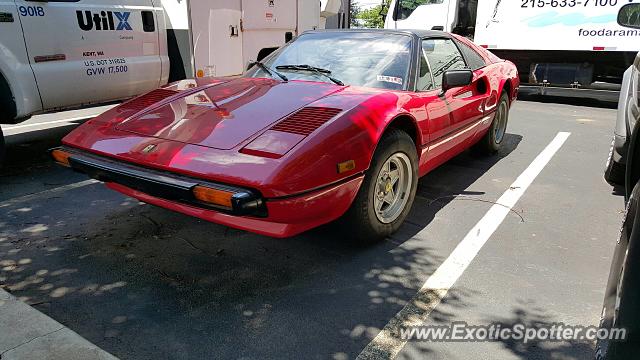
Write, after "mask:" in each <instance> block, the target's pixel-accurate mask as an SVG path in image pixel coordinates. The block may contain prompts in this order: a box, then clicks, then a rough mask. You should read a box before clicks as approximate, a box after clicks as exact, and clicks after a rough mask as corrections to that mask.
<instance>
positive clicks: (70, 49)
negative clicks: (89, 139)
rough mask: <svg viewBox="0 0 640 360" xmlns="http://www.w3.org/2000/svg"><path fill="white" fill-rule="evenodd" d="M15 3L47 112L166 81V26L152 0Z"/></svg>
mask: <svg viewBox="0 0 640 360" xmlns="http://www.w3.org/2000/svg"><path fill="white" fill-rule="evenodd" d="M15 2H16V5H17V8H18V15H19V18H20V22H21V24H22V28H23V31H24V41H25V44H26V48H27V52H28V54H29V62H30V64H31V67H32V69H33V72H34V75H35V79H36V82H37V85H38V89H39V91H40V96H41V99H42V104H43V107H44V109H45V110H52V109H58V108H66V107H72V106H78V105H82V104H90V103H101V102H107V101H110V100H117V99H123V98H128V97H131V96H134V95H138V94H140V93H143V92H145V91H148V90H151V89H153V88H156V87H158V86H159V85H161V83H162V79H161V78H162V71H161V57H160V52H159V37H158V32H159V31H160V30H161V29H158V28H157V26H156V25H157V21H156V13H155V10H154V7H153V3H152V1H151V0H124V1H121V2H114V1H112V0H76V1H74V0H49V1H44V0H43V1H25V0H15Z"/></svg>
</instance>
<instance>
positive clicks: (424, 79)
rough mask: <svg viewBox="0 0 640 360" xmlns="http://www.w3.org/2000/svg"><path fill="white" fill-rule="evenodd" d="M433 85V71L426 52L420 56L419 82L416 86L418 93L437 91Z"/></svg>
mask: <svg viewBox="0 0 640 360" xmlns="http://www.w3.org/2000/svg"><path fill="white" fill-rule="evenodd" d="M435 88H436V86H435V85H434V84H433V75H432V74H431V69H429V63H428V62H427V58H426V56H425V54H424V51H422V52H421V55H420V72H419V73H418V82H417V84H416V90H417V91H429V90H433V89H435Z"/></svg>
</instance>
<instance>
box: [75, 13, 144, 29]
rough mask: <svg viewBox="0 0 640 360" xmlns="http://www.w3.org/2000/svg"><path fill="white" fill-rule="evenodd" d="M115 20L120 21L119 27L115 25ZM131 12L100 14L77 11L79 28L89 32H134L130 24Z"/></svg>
mask: <svg viewBox="0 0 640 360" xmlns="http://www.w3.org/2000/svg"><path fill="white" fill-rule="evenodd" d="M114 15H115V18H116V19H118V25H117V26H116V25H115V22H114ZM129 15H131V13H130V12H128V11H127V12H118V11H100V13H92V12H91V11H88V10H86V11H80V10H77V11H76V16H77V18H78V26H80V29H82V30H84V31H89V30H94V29H95V30H133V29H132V28H131V25H130V24H129Z"/></svg>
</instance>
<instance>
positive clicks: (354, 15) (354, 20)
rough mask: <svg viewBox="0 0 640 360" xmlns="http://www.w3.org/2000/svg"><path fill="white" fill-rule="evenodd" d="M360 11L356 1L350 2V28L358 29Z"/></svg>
mask: <svg viewBox="0 0 640 360" xmlns="http://www.w3.org/2000/svg"><path fill="white" fill-rule="evenodd" d="M361 11H362V9H361V8H360V4H358V2H357V1H353V0H352V1H351V6H350V7H349V19H350V22H351V26H352V27H358V17H359V16H360V12H361Z"/></svg>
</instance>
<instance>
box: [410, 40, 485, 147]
mask: <svg viewBox="0 0 640 360" xmlns="http://www.w3.org/2000/svg"><path fill="white" fill-rule="evenodd" d="M422 51H423V52H424V54H425V56H426V58H427V60H428V62H429V65H430V67H431V71H432V73H433V77H434V82H435V84H436V86H437V87H438V88H441V87H442V77H443V74H444V73H445V72H446V71H447V70H460V69H468V68H470V67H469V65H468V64H467V61H466V60H465V57H463V55H462V53H461V52H460V50H459V48H458V45H456V43H454V40H452V39H449V38H427V39H424V40H423V41H422ZM478 56H479V55H478ZM479 57H480V56H479ZM480 58H481V57H480ZM474 67H477V63H476V65H474ZM489 94H490V92H489V86H488V81H487V79H486V76H485V75H484V72H483V71H482V69H481V68H478V69H476V71H474V76H473V80H472V82H471V84H469V85H467V86H462V87H457V88H453V89H449V90H447V91H446V92H445V93H444V94H442V95H441V96H442V97H443V98H444V101H445V102H446V104H447V106H448V107H449V111H450V116H451V119H450V121H451V124H450V126H449V128H448V133H450V134H451V133H455V132H460V131H463V130H465V129H466V128H468V127H470V126H472V125H474V124H476V123H478V122H479V121H481V120H482V119H483V117H484V113H485V102H486V99H487V98H488V97H489ZM472 135H473V132H471V131H470V132H469V136H472Z"/></svg>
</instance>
